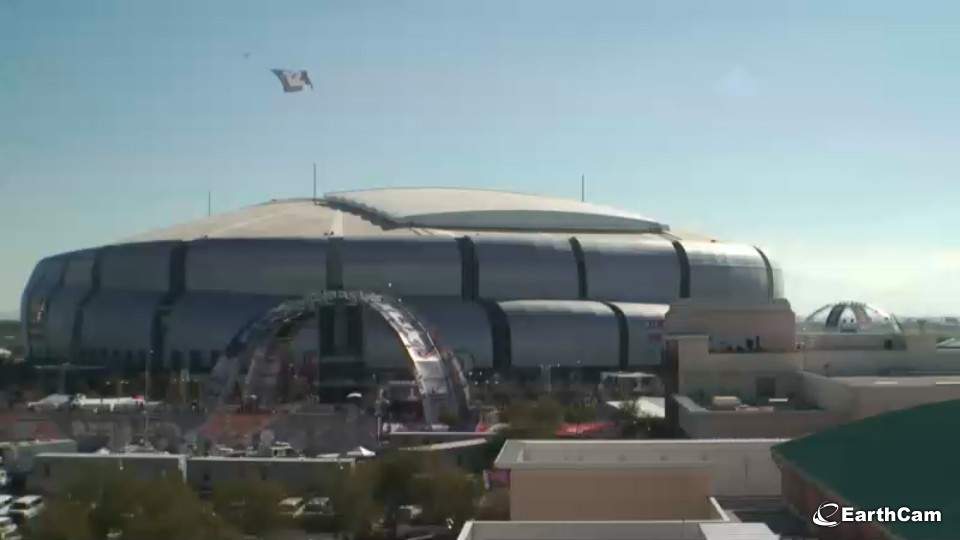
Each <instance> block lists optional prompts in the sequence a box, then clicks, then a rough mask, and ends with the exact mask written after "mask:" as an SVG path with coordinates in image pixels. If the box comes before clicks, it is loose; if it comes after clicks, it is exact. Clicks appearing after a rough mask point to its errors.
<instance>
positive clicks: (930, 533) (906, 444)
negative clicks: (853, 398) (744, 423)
mask: <svg viewBox="0 0 960 540" xmlns="http://www.w3.org/2000/svg"><path fill="white" fill-rule="evenodd" d="M771 451H772V452H773V458H774V461H775V462H776V463H777V465H778V466H779V467H780V470H781V473H782V481H783V488H782V489H783V496H784V498H785V499H786V502H787V504H788V505H789V506H790V508H791V509H792V510H793V511H795V512H797V513H798V514H799V515H800V516H801V517H802V518H804V519H806V520H808V521H809V522H810V527H811V531H812V533H813V534H815V535H816V536H817V537H818V538H824V539H834V538H837V539H841V538H842V539H864V540H866V539H871V540H872V539H875V538H876V539H903V540H958V539H960V467H958V465H957V462H958V458H960V400H955V401H945V402H941V403H934V404H930V405H921V406H919V407H914V408H911V409H903V410H899V411H894V412H890V413H886V414H881V415H878V416H873V417H870V418H866V419H864V420H860V421H857V422H853V423H850V424H845V425H841V426H838V427H835V428H831V429H827V430H824V431H821V432H819V433H816V434H813V435H810V436H807V437H803V438H800V439H794V440H792V441H788V442H785V443H782V444H779V445H777V446H775V447H773V449H772V450H771ZM830 503H833V504H835V505H836V506H833V505H832V504H830ZM825 504H826V505H827V506H822V505H825ZM844 507H852V508H849V509H847V510H844ZM902 508H908V509H909V511H904V510H901V509H902ZM818 509H819V511H820V512H819V513H820V516H819V517H821V518H823V519H822V520H821V521H826V522H837V525H836V526H832V527H831V526H823V525H817V524H814V517H815V514H816V513H817V512H818ZM858 510H859V511H862V513H858V512H857V511H858ZM916 511H920V512H921V513H920V514H917V513H915V512H916ZM925 511H937V512H939V518H940V520H939V521H936V522H929V521H926V522H917V521H912V520H914V519H920V518H927V519H930V518H934V519H935V518H936V517H937V515H936V514H932V513H924V512H925ZM869 512H873V513H872V514H870V513H869ZM845 513H846V514H847V517H849V518H853V519H857V518H859V519H861V520H862V521H849V520H847V519H844V514H845ZM903 518H907V519H909V520H911V521H903Z"/></svg>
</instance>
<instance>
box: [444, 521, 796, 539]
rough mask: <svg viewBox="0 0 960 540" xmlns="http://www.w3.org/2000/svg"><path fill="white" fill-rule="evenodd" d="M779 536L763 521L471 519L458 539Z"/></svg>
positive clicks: (757, 537) (727, 537) (732, 537)
mask: <svg viewBox="0 0 960 540" xmlns="http://www.w3.org/2000/svg"><path fill="white" fill-rule="evenodd" d="M747 539H749V540H778V539H779V537H778V536H777V535H776V534H774V533H773V532H771V531H770V529H769V528H768V527H767V526H766V525H764V524H763V523H730V522H713V523H707V522H700V523H698V522H692V521H685V522H684V521H468V522H467V523H465V524H464V526H463V529H461V531H460V535H459V537H458V539H457V540H747Z"/></svg>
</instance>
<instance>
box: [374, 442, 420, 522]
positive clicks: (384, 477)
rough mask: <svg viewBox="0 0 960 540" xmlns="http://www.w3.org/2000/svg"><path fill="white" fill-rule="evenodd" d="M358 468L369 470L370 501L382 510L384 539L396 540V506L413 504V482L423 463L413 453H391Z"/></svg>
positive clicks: (398, 508) (398, 510) (397, 510)
mask: <svg viewBox="0 0 960 540" xmlns="http://www.w3.org/2000/svg"><path fill="white" fill-rule="evenodd" d="M361 467H373V468H374V469H373V492H372V494H373V500H374V501H376V502H377V504H378V505H379V507H380V508H382V509H383V524H384V528H385V530H386V532H387V537H388V538H396V537H397V518H398V517H399V513H400V506H402V505H404V504H409V503H411V502H413V499H414V494H415V490H414V479H415V478H416V477H417V476H418V475H419V474H420V473H421V472H422V470H423V463H422V461H421V460H420V458H419V456H417V455H416V454H415V453H413V452H401V451H397V452H391V453H388V454H386V455H384V456H383V457H381V458H380V459H377V460H374V461H368V462H366V463H363V464H361Z"/></svg>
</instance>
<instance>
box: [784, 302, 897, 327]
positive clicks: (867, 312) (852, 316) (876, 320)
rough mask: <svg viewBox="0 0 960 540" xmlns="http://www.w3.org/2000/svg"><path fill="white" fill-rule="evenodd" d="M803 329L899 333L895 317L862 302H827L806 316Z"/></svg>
mask: <svg viewBox="0 0 960 540" xmlns="http://www.w3.org/2000/svg"><path fill="white" fill-rule="evenodd" d="M802 328H803V331H804V332H808V333H816V332H844V333H853V334H899V333H901V332H902V330H901V328H900V323H899V321H897V318H896V317H895V316H893V315H892V314H890V313H887V312H886V311H884V310H882V309H880V308H877V307H874V306H871V305H870V304H866V303H863V302H851V301H844V302H836V303H832V304H827V305H825V306H823V307H821V308H820V309H817V310H816V311H814V312H813V313H811V314H810V315H808V316H807V318H806V319H805V320H804V321H803V325H802Z"/></svg>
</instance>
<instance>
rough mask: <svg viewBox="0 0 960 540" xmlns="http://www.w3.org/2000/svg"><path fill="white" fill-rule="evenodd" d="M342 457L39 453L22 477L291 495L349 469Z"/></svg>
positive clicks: (50, 489) (57, 488)
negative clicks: (115, 474)
mask: <svg viewBox="0 0 960 540" xmlns="http://www.w3.org/2000/svg"><path fill="white" fill-rule="evenodd" d="M352 465H353V461H352V460H346V459H300V458H288V459H270V458H222V457H196V458H194V457H187V456H185V455H182V454H40V455H38V456H37V457H36V458H35V459H34V462H33V468H32V470H31V472H30V473H29V475H28V476H27V488H28V490H30V491H31V492H39V493H44V494H55V493H60V492H61V491H62V490H64V489H66V488H69V487H70V486H71V485H72V484H73V483H74V482H76V481H78V480H90V481H93V480H95V479H96V478H99V477H100V476H102V475H103V474H105V473H106V472H108V471H123V472H124V473H125V474H130V475H133V476H134V477H136V478H140V479H144V480H159V479H162V478H180V479H181V480H185V481H186V482H187V483H188V484H189V485H190V486H191V487H192V488H194V489H196V490H197V491H201V492H202V491H205V490H209V489H212V488H213V487H215V486H216V485H217V484H222V483H224V482H231V481H244V480H249V481H261V480H263V481H269V482H276V483H278V484H280V485H281V486H283V488H284V489H285V491H286V492H287V493H290V494H303V493H307V492H308V491H309V492H311V493H314V492H317V490H318V489H321V488H322V487H323V486H324V485H326V483H325V481H324V479H325V478H327V477H329V476H330V475H332V474H333V473H334V471H336V470H338V469H342V468H344V467H350V466H352Z"/></svg>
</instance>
